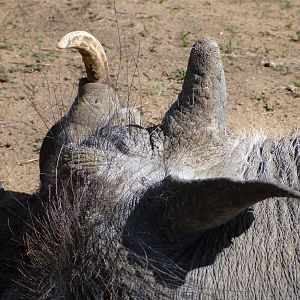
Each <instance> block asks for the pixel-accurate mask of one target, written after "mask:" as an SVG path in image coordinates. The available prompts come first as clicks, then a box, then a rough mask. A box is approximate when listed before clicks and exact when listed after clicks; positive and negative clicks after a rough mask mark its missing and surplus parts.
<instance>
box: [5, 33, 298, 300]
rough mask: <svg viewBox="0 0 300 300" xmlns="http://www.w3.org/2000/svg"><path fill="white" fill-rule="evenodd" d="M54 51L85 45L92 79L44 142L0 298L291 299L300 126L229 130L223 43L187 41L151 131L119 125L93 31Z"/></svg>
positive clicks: (120, 112)
mask: <svg viewBox="0 0 300 300" xmlns="http://www.w3.org/2000/svg"><path fill="white" fill-rule="evenodd" d="M58 46H59V47H60V48H76V49H78V50H79V52H80V53H81V55H82V57H83V61H84V63H85V66H86V71H87V78H84V79H82V80H81V81H80V83H79V91H78V97H77V98H76V99H75V101H74V103H73V105H72V107H71V108H70V110H69V112H68V113H67V114H66V115H65V116H64V117H63V118H62V119H61V120H60V121H59V122H58V123H57V124H55V125H54V126H53V127H52V128H51V130H50V131H49V132H48V134H47V136H46V137H45V139H44V142H43V146H42V149H41V152H40V172H41V187H40V192H39V196H38V200H37V203H36V205H35V207H34V210H33V211H32V212H31V218H29V219H30V220H32V221H28V220H27V222H26V224H27V226H26V229H25V231H26V235H25V237H24V240H25V242H24V250H22V251H23V252H22V251H21V253H23V254H19V256H18V257H17V260H16V261H13V264H15V265H16V266H17V267H16V268H18V270H20V271H19V273H16V274H15V275H14V276H15V277H14V278H13V279H14V282H13V283H12V284H11V285H10V286H9V287H8V288H7V289H6V291H5V292H4V294H3V299H19V298H26V299H299V297H300V262H299V259H300V258H299V255H300V239H299V216H300V207H299V201H298V199H300V192H299V191H297V189H299V188H300V184H299V180H300V134H298V135H293V136H288V137H283V138H281V139H278V140H272V139H266V138H263V137H260V136H259V135H255V136H253V137H249V138H246V137H245V138H242V137H236V136H234V135H233V134H231V133H230V132H229V131H228V129H227V127H226V111H225V107H226V97H227V96H226V84H225V76H224V71H223V66H222V62H221V56H220V50H219V47H218V44H217V43H216V42H215V41H214V40H213V39H211V38H203V39H200V40H199V41H197V42H196V43H195V44H194V46H193V48H192V50H191V54H190V58H189V62H188V67H187V73H186V76H185V79H184V83H183V87H182V91H181V92H180V94H179V96H178V99H177V101H176V102H175V103H174V104H173V105H172V106H171V107H170V109H169V110H168V111H167V112H166V114H165V116H164V118H163V120H162V122H161V124H159V125H157V126H152V127H143V126H142V125H141V124H138V122H133V123H130V122H127V121H126V120H128V119H130V116H129V115H127V114H126V113H125V111H124V109H122V108H121V107H120V105H119V103H118V98H117V95H116V92H115V91H114V90H113V89H112V88H111V86H110V84H109V73H108V72H109V71H108V64H107V60H106V55H105V52H104V51H103V48H102V46H101V44H100V43H99V42H98V41H97V40H96V39H95V38H94V37H93V36H92V35H90V34H88V33H86V32H82V31H77V32H72V33H69V34H67V35H66V36H65V37H63V38H62V40H61V41H60V42H59V44H58ZM128 111H130V109H129V110H128ZM137 118H138V117H137Z"/></svg>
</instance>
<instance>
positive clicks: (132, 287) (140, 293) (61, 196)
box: [16, 176, 164, 300]
mask: <svg viewBox="0 0 300 300" xmlns="http://www.w3.org/2000/svg"><path fill="white" fill-rule="evenodd" d="M114 197H115V195H114V189H113V188H112V186H111V185H109V184H107V183H105V182H104V181H100V182H91V181H90V182H88V183H86V184H82V177H81V179H78V176H77V177H76V176H73V177H72V179H71V180H70V181H69V182H67V183H66V182H64V183H62V182H61V183H60V184H59V187H58V188H55V189H49V191H48V195H46V192H45V191H44V195H43V196H42V198H41V204H40V209H39V211H40V213H39V215H38V216H36V217H34V218H33V224H31V225H30V227H31V228H30V230H29V232H28V233H27V234H26V236H25V238H24V240H25V247H26V255H25V257H23V258H22V260H20V263H19V271H20V272H19V273H20V275H19V277H18V278H17V280H16V284H17V287H18V290H19V295H21V296H20V297H21V298H20V299H43V300H44V299H62V298H67V299H126V298H127V299H153V297H154V298H156V297H157V296H158V292H159V297H160V299H163V298H164V294H163V293H162V291H158V288H157V287H155V283H154V282H153V280H151V279H150V277H149V281H148V282H145V278H146V277H147V276H140V275H139V272H138V271H137V270H136V268H135V267H132V266H130V264H128V261H127V260H128V251H129V250H128V249H126V248H125V247H124V246H122V245H121V243H120V239H121V234H122V232H120V229H119V228H117V227H116V224H115V223H116V214H117V213H118V212H116V206H115V205H114V201H113V199H114ZM119 217H120V216H119ZM130 256H132V255H130ZM135 259H137V260H139V258H138V257H135ZM147 264H149V262H145V259H141V261H140V262H139V265H140V267H141V268H143V269H144V268H145V266H146V265H147ZM145 291H147V292H145Z"/></svg>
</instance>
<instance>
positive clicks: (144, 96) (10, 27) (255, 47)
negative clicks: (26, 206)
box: [0, 0, 300, 193]
mask: <svg viewBox="0 0 300 300" xmlns="http://www.w3.org/2000/svg"><path fill="white" fill-rule="evenodd" d="M299 16H300V1H299V0H297V1H296V0H290V1H276V0H260V1H258V0H257V1H253V0H240V1H233V0H211V1H199V0H190V1H177V0H175V1H168V0H153V1H146V0H144V1H143V0H132V1H123V0H116V1H115V3H114V1H112V0H103V1H92V0H91V1H89V0H78V1H67V0H59V1H57V0H49V1H47V0H44V1H34V0H23V1H20V0H19V1H12V0H6V1H1V0H0V91H1V93H0V180H1V181H2V182H3V183H4V186H5V189H6V190H11V191H16V192H26V193H32V192H33V191H35V190H36V188H37V187H38V177H39V173H38V172H39V171H38V152H39V148H40V145H41V141H42V139H43V137H44V135H45V133H46V131H47V128H49V127H50V126H51V125H52V124H54V122H55V120H57V119H58V118H59V117H60V116H61V115H63V113H65V111H66V110H67V108H68V107H69V105H70V103H71V102H72V100H73V99H74V97H75V95H76V90H77V82H78V79H79V78H80V77H82V76H83V71H84V70H83V64H82V62H81V58H80V56H79V55H78V53H76V52H73V51H61V50H58V49H56V44H57V42H58V40H59V39H60V38H61V37H62V36H63V35H64V34H66V33H68V32H70V31H74V30H85V31H89V32H91V33H92V34H94V35H95V36H96V37H97V38H98V39H99V40H100V41H101V42H102V44H103V46H104V47H105V50H106V51H107V56H108V59H109V63H110V73H111V78H112V82H114V84H115V87H116V89H117V90H118V91H119V92H120V95H121V100H122V102H123V103H124V104H126V103H130V104H131V105H132V106H134V107H136V108H137V109H139V110H140V111H141V112H142V115H143V121H144V123H146V124H150V123H158V122H159V121H160V119H161V117H162V115H163V114H164V112H165V110H166V109H167V107H168V106H169V105H170V104H171V103H172V102H173V101H174V100H176V96H177V94H178V92H179V91H180V87H181V83H182V79H183V76H184V72H185V68H186V64H187V59H188V56H189V52H190V48H191V46H192V45H193V42H194V41H196V40H197V39H198V38H199V37H201V36H212V37H213V38H215V39H216V40H217V41H218V43H219V45H220V47H221V51H222V58H223V63H224V67H225V73H226V78H227V85H228V123H229V126H230V128H231V129H232V130H235V131H241V132H244V131H251V130H252V129H253V128H256V129H258V130H260V129H263V130H265V131H266V132H268V133H269V134H270V135H274V134H276V135H278V134H286V133H287V132H290V131H292V130H295V129H297V127H299V124H300V17H299ZM120 55H121V59H120Z"/></svg>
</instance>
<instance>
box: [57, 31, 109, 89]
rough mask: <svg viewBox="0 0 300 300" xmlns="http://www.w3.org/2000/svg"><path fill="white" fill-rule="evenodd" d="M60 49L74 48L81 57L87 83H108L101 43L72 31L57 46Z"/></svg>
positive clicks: (106, 66)
mask: <svg viewBox="0 0 300 300" xmlns="http://www.w3.org/2000/svg"><path fill="white" fill-rule="evenodd" d="M57 47H58V48H60V49H67V48H75V49H77V50H78V51H79V53H80V54H81V56H82V60H83V62H84V64H85V67H86V73H87V78H88V81H89V82H96V81H100V82H101V83H105V82H107V81H108V63H107V58H106V54H105V52H104V49H103V47H102V45H101V43H100V42H99V41H98V40H97V39H96V38H95V37H94V36H93V35H91V34H90V33H88V32H86V31H72V32H70V33H68V34H66V35H65V36H64V37H63V38H62V39H61V40H60V41H59V43H58V45H57Z"/></svg>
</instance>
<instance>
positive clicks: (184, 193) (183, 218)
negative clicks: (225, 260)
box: [147, 177, 300, 234]
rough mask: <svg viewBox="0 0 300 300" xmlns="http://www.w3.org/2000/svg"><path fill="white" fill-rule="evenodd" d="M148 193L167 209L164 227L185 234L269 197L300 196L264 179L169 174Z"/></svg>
mask: <svg viewBox="0 0 300 300" xmlns="http://www.w3.org/2000/svg"><path fill="white" fill-rule="evenodd" d="M148 196H150V198H151V199H152V200H153V199H155V202H156V204H155V205H158V207H159V208H162V211H164V212H163V213H162V214H163V215H162V216H161V217H162V220H163V221H162V222H163V226H167V227H169V229H170V230H171V231H174V232H175V233H178V234H184V233H192V232H196V231H200V230H205V229H209V228H214V227H217V226H219V225H222V224H225V223H226V222H228V221H229V220H231V219H232V218H234V217H235V216H237V215H238V214H239V213H241V212H243V211H244V210H246V209H247V208H248V207H249V206H251V205H253V204H255V203H257V202H260V201H262V200H265V199H267V198H271V197H294V198H298V199H300V192H299V191H295V190H292V189H290V188H287V187H284V186H282V185H278V184H274V183H269V182H263V181H235V180H232V179H229V178H211V179H205V180H192V181H182V180H178V179H174V178H172V177H168V178H167V179H166V180H164V181H163V182H161V183H160V185H159V186H158V187H157V188H155V189H153V190H152V191H150V195H148ZM148 196H147V198H148Z"/></svg>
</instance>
